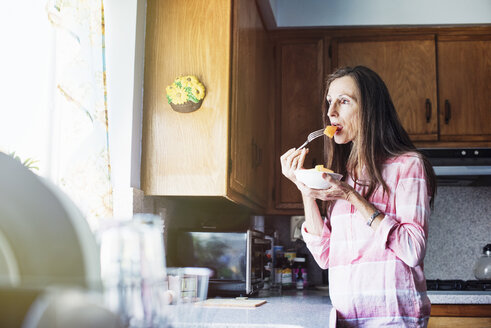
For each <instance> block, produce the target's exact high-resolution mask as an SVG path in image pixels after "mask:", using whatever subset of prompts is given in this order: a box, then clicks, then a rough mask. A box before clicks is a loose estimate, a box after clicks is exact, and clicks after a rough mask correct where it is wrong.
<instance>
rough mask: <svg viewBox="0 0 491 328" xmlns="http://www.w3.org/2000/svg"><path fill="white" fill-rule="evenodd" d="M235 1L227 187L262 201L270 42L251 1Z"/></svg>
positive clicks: (268, 124) (270, 90) (267, 140)
mask: <svg viewBox="0 0 491 328" xmlns="http://www.w3.org/2000/svg"><path fill="white" fill-rule="evenodd" d="M234 4H235V8H234V12H235V13H234V37H233V42H234V46H233V71H232V116H231V154H230V156H231V172H230V188H231V189H232V190H233V191H235V192H238V193H240V194H241V195H243V196H245V197H247V198H249V199H250V200H252V201H253V202H254V203H256V204H257V205H259V206H261V207H266V204H267V196H266V195H267V176H266V175H267V170H268V165H267V159H268V158H269V157H268V150H269V148H271V146H270V142H271V139H272V136H268V133H272V132H271V131H272V128H271V124H272V122H271V115H272V114H271V113H272V111H273V109H274V108H273V101H274V92H273V90H274V85H273V84H272V83H271V80H272V74H273V71H272V69H273V65H272V60H273V46H272V44H271V42H270V41H269V39H268V36H267V34H266V31H265V30H264V27H263V25H262V22H261V19H260V16H259V13H258V11H257V8H256V4H255V2H253V1H248V0H236V1H235V2H234Z"/></svg>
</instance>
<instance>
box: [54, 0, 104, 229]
mask: <svg viewBox="0 0 491 328" xmlns="http://www.w3.org/2000/svg"><path fill="white" fill-rule="evenodd" d="M46 10H47V19H48V20H49V21H50V23H51V25H52V26H53V28H54V29H55V35H54V42H53V45H54V52H53V54H54V60H53V64H52V70H53V72H52V73H53V75H52V77H53V78H52V80H51V82H52V85H51V87H52V90H53V92H52V108H51V114H52V115H51V122H50V126H51V128H50V129H49V130H50V131H48V132H49V133H50V147H49V150H50V157H49V158H50V160H49V161H50V164H51V165H50V170H49V175H50V178H51V179H52V180H53V181H54V182H55V183H56V184H57V185H59V186H60V187H61V188H62V189H63V190H64V191H65V192H66V193H67V194H68V195H69V196H70V197H71V198H72V200H73V201H74V202H75V203H76V204H77V205H78V207H79V208H80V209H81V211H82V212H83V214H84V215H85V216H86V218H87V220H88V221H89V224H91V225H92V224H94V223H95V221H96V220H97V219H98V218H103V217H111V216H112V187H111V169H110V164H109V163H110V162H109V146H108V113H107V93H106V90H107V88H106V70H105V40H104V37H105V35H104V7H103V2H102V0H49V1H48V2H47V5H46Z"/></svg>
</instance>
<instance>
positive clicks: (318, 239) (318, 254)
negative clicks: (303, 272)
mask: <svg viewBox="0 0 491 328" xmlns="http://www.w3.org/2000/svg"><path fill="white" fill-rule="evenodd" d="M302 237H303V240H304V242H305V244H306V245H307V248H308V249H309V251H310V252H311V253H312V256H313V257H314V259H315V261H316V262H317V264H318V265H319V266H320V267H321V268H322V269H327V268H328V267H329V248H330V247H329V246H330V240H331V226H330V223H329V220H327V219H324V227H323V228H322V233H321V235H320V236H317V235H313V234H311V233H309V232H308V231H307V227H306V225H305V222H304V223H303V224H302Z"/></svg>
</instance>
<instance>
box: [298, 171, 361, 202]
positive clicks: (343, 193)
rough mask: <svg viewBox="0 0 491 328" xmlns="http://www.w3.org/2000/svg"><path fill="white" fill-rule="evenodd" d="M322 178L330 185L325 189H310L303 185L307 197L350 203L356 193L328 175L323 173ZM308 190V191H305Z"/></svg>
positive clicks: (344, 183) (345, 184)
mask: <svg viewBox="0 0 491 328" xmlns="http://www.w3.org/2000/svg"><path fill="white" fill-rule="evenodd" d="M322 178H323V179H325V180H326V181H327V182H329V183H330V184H331V186H330V187H329V188H327V189H310V188H308V187H307V186H305V185H304V187H305V188H307V189H306V190H304V192H306V193H307V194H308V196H309V197H313V198H316V199H320V200H338V199H342V200H346V201H350V199H351V197H352V196H353V195H354V194H356V193H357V191H356V190H355V189H354V188H353V187H351V186H350V185H349V184H347V183H346V182H344V181H340V180H336V179H334V178H333V177H331V176H330V175H329V174H327V173H324V174H323V175H322ZM307 190H308V191H307Z"/></svg>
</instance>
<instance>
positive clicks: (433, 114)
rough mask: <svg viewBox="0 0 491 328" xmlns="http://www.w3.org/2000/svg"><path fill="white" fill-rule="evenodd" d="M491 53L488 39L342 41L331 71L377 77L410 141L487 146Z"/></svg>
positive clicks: (422, 37) (427, 37) (417, 37)
mask: <svg viewBox="0 0 491 328" xmlns="http://www.w3.org/2000/svg"><path fill="white" fill-rule="evenodd" d="M490 51H491V39H490V37H489V35H487V36H486V35H484V36H483V35H478V36H465V35H464V36H463V35H443V36H440V35H438V34H425V35H402V36H394V35H388V36H382V37H373V36H372V37H371V36H368V37H367V36H365V37H363V38H359V37H342V38H339V39H335V40H334V42H333V61H332V62H333V65H332V66H333V69H334V68H335V67H340V66H355V65H364V66H368V67H370V68H372V69H373V70H374V71H376V72H377V73H379V75H380V76H381V77H382V79H383V80H384V81H385V83H386V84H387V87H388V88H389V92H390V93H391V96H392V100H393V102H394V105H395V107H396V109H397V111H398V114H399V117H400V119H401V122H402V124H403V125H404V127H405V128H406V130H407V131H408V133H409V135H410V136H411V139H412V140H413V141H435V142H440V141H446V142H463V141H464V142H465V141H469V142H472V141H491V125H490V124H489V118H490V117H491V98H490V97H489V94H491V59H490V58H489V55H488V54H489V52H490ZM437 90H438V97H437ZM435 145H437V144H435Z"/></svg>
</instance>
